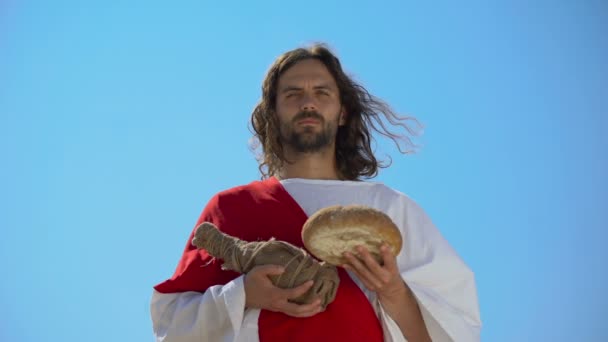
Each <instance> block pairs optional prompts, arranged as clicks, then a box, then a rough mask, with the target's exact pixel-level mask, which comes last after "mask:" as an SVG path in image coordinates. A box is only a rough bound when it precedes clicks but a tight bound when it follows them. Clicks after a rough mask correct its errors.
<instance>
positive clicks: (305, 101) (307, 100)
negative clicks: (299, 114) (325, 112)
mask: <svg viewBox="0 0 608 342" xmlns="http://www.w3.org/2000/svg"><path fill="white" fill-rule="evenodd" d="M300 110H302V111H306V112H310V111H316V110H317V104H316V103H315V99H314V97H313V96H311V95H309V94H304V95H303V96H302V101H301V102H300Z"/></svg>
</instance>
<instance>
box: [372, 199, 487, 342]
mask: <svg viewBox="0 0 608 342" xmlns="http://www.w3.org/2000/svg"><path fill="white" fill-rule="evenodd" d="M408 202H409V203H407V205H406V206H405V207H406V208H407V209H406V210H405V213H404V214H405V215H403V216H402V217H401V220H400V222H402V223H403V226H402V227H401V229H402V233H403V235H404V246H403V249H402V252H401V253H400V254H399V256H398V257H397V263H398V266H399V270H400V272H401V276H402V277H403V279H404V281H405V282H406V283H407V284H408V286H409V287H410V289H411V290H412V292H413V293H414V295H415V296H416V299H417V301H418V305H419V306H420V310H421V313H422V317H423V319H424V322H425V324H426V327H427V330H428V331H429V334H430V336H431V339H432V340H433V341H435V342H443V341H457V342H461V341H463V342H468V341H479V339H480V330H481V319H480V316H479V305H478V299H477V290H476V285H475V277H474V274H473V272H472V271H471V269H470V268H469V267H468V266H467V265H466V264H465V263H464V261H463V260H462V259H461V258H460V257H459V256H458V254H457V253H456V252H455V251H454V250H453V249H452V247H451V246H450V245H449V243H448V242H447V241H446V240H445V238H444V237H443V236H442V235H441V233H440V232H439V230H438V229H437V228H436V227H435V225H434V224H433V223H432V221H431V219H430V218H429V217H428V216H427V215H426V213H425V212H424V211H423V209H422V208H420V207H419V206H418V205H417V204H416V203H414V202H413V201H411V200H409V199H408ZM380 307H381V306H380ZM381 311H382V312H381V314H380V316H381V317H382V320H383V323H384V325H385V326H386V327H387V328H388V329H387V330H391V335H393V336H395V335H397V336H396V337H395V338H393V339H392V340H394V341H403V340H404V339H403V336H402V335H401V333H400V331H399V330H397V332H395V331H394V330H395V328H396V329H398V327H397V325H396V324H395V322H394V321H392V319H391V318H390V317H389V316H388V315H387V314H386V313H385V312H384V309H383V308H381Z"/></svg>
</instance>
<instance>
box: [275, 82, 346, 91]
mask: <svg viewBox="0 0 608 342" xmlns="http://www.w3.org/2000/svg"><path fill="white" fill-rule="evenodd" d="M302 89H304V88H302V87H298V86H293V85H289V86H286V87H285V88H283V89H281V93H287V92H289V91H300V90H302ZM312 89H314V90H319V89H323V90H329V91H333V90H334V89H333V88H332V87H331V86H330V85H329V84H328V83H323V84H319V85H317V86H314V87H313V88H312Z"/></svg>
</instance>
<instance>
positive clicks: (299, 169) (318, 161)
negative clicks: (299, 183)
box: [277, 145, 341, 179]
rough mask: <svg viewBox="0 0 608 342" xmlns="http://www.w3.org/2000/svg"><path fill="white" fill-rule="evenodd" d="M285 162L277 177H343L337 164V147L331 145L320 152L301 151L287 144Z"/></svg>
mask: <svg viewBox="0 0 608 342" xmlns="http://www.w3.org/2000/svg"><path fill="white" fill-rule="evenodd" d="M284 151H285V157H286V158H287V160H289V161H290V162H291V163H287V162H286V163H285V164H284V165H283V167H282V168H281V170H280V171H279V173H278V175H277V178H279V179H287V178H305V179H341V177H340V175H339V173H338V169H337V166H336V155H335V147H334V146H333V145H332V146H329V147H328V148H326V149H323V150H321V151H318V152H312V153H300V152H295V151H293V150H291V149H290V148H289V147H287V146H285V150H284Z"/></svg>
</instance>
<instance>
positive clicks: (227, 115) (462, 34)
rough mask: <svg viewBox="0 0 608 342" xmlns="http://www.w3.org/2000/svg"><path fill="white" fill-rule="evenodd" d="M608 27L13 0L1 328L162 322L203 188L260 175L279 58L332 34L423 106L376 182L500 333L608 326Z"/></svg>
mask: <svg viewBox="0 0 608 342" xmlns="http://www.w3.org/2000/svg"><path fill="white" fill-rule="evenodd" d="M606 32H608V6H607V5H606V3H605V2H603V1H557V0H556V1H534V2H529V1H465V2H448V1H445V2H442V1H440V2H428V1H427V2H422V1H419V2H412V1H388V2H371V1H367V2H364V1H350V2H348V3H347V2H338V1H327V2H321V1H309V2H306V3H304V2H295V3H291V2H281V1H260V2H253V1H248V2H245V1H242V2H236V1H226V2H219V1H214V2H211V1H185V2H174V3H171V4H170V3H168V2H150V1H130V2H126V1H124V2H119V1H113V2H112V1H104V2H102V1H55V2H49V1H46V2H45V1H27V0H24V1H16V0H8V1H7V0H5V1H3V2H0V157H1V160H2V167H1V168H0V210H1V214H0V227H1V231H2V234H3V237H2V238H1V239H0V270H1V271H2V274H3V277H2V281H0V307H1V308H2V309H1V310H0V340H2V341H85V340H86V341H107V340H112V341H151V340H152V331H151V322H150V318H149V311H148V305H149V304H148V303H149V299H150V294H151V291H152V286H153V285H154V284H156V283H158V282H160V281H162V280H164V279H166V278H167V277H170V276H171V274H172V272H173V270H174V268H175V265H176V263H177V261H178V258H179V256H180V254H181V251H182V249H183V247H184V244H185V243H186V238H187V236H188V234H189V232H190V231H191V229H192V227H193V225H194V223H195V221H196V219H197V218H198V215H199V213H200V211H201V210H202V208H203V206H204V205H205V203H206V201H207V200H208V199H209V198H210V197H211V196H212V195H213V194H214V193H215V192H217V191H220V190H223V189H225V188H228V187H231V186H234V185H237V184H243V183H248V182H250V181H252V180H254V179H257V178H258V177H259V175H258V173H257V164H256V162H255V159H254V157H253V154H252V153H251V152H250V151H249V149H248V141H249V138H250V133H249V131H248V129H247V123H248V120H249V115H250V113H251V110H252V108H253V107H254V105H255V103H256V101H257V100H258V99H259V96H260V84H261V81H262V79H263V77H264V74H265V72H266V70H267V68H268V67H269V65H270V64H271V63H272V61H273V60H274V59H275V58H276V57H277V56H278V55H279V54H281V53H282V52H284V51H286V50H289V49H292V48H295V47H298V46H301V45H305V44H307V43H310V42H315V41H324V42H327V43H328V44H329V45H330V46H331V47H332V48H333V49H334V51H335V52H336V53H337V54H338V55H339V56H340V58H341V60H342V63H343V65H344V67H345V69H346V70H347V71H348V72H349V73H350V74H351V75H353V76H354V77H355V78H356V79H357V80H359V81H361V82H362V83H363V84H364V85H365V86H366V87H367V88H368V89H369V90H370V91H371V92H372V93H373V94H375V95H377V96H379V97H381V98H383V99H385V100H386V101H387V102H389V103H390V104H391V105H392V107H393V108H394V109H395V110H397V111H398V112H400V113H402V114H405V115H412V116H415V117H417V118H418V119H419V120H420V121H421V122H422V123H423V124H424V125H425V134H424V135H423V136H422V137H421V138H420V139H418V140H417V142H418V143H420V144H421V145H423V147H422V149H421V150H420V151H419V153H417V154H415V155H410V156H401V155H399V154H398V153H397V151H396V149H395V147H394V146H393V145H392V144H391V143H390V142H388V141H385V140H383V139H379V140H378V152H379V153H380V155H381V156H384V155H386V154H388V155H391V156H392V158H393V164H392V166H391V168H389V169H386V170H384V171H382V172H381V174H380V176H379V177H378V178H377V179H375V181H380V182H385V183H386V184H388V185H390V186H392V187H394V188H396V189H398V190H400V191H402V192H404V193H406V194H408V195H409V196H410V197H412V198H413V199H415V200H416V201H417V202H418V203H420V204H421V205H422V206H423V208H425V210H426V211H427V212H428V213H429V214H430V216H431V217H432V219H433V221H434V222H435V223H436V225H437V226H438V227H439V228H440V229H441V231H442V232H443V234H444V235H445V236H446V238H447V239H448V240H449V241H450V242H451V243H452V245H453V246H454V248H456V250H457V251H458V252H459V253H460V254H461V255H462V257H463V258H464V260H465V261H466V262H467V263H468V264H469V265H470V266H471V268H473V270H474V271H475V273H476V278H477V281H478V288H479V297H480V304H481V314H482V319H483V321H484V328H483V332H482V337H483V340H484V341H549V340H551V341H570V340H578V341H605V340H607V339H608V332H607V331H606V329H605V328H604V327H603V318H604V317H607V316H608V309H607V307H608V300H607V299H606V298H607V296H606V294H605V290H606V289H607V288H608V279H607V278H608V271H606V270H607V269H608V268H607V267H605V266H604V265H603V264H604V262H605V261H606V260H608V255H607V254H608V253H607V252H606V241H607V240H608V233H607V232H606V230H607V228H608V214H607V211H606V209H607V208H606V203H607V201H608V177H607V176H606V175H607V174H608V153H606V148H607V147H608V138H607V137H606V134H605V130H606V129H607V128H608V100H607V98H608V64H607V63H606V61H608V40H606V38H605V35H606Z"/></svg>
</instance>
